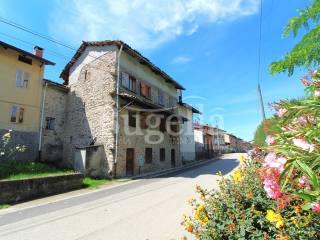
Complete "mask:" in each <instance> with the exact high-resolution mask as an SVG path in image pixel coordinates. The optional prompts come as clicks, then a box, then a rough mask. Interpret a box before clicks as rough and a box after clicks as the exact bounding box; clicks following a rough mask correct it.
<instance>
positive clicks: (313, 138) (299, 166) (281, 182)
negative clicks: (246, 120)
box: [261, 70, 320, 212]
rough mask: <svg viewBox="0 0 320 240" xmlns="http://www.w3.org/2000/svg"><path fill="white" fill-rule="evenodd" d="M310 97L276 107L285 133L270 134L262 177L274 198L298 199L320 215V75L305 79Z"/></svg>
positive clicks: (313, 74)
mask: <svg viewBox="0 0 320 240" xmlns="http://www.w3.org/2000/svg"><path fill="white" fill-rule="evenodd" d="M301 82H302V84H303V85H304V86H305V91H306V98H305V99H302V100H293V101H281V102H279V103H275V104H273V106H274V108H275V110H276V111H277V116H278V117H277V126H278V128H280V129H281V130H282V131H279V132H277V133H275V134H273V135H268V136H267V138H266V143H267V144H268V147H266V148H265V151H266V152H268V154H267V156H266V157H265V159H264V164H263V166H264V168H263V169H262V171H261V174H262V175H263V177H264V188H265V190H266V192H267V194H268V196H269V197H270V198H273V199H275V200H279V201H282V199H283V198H290V199H294V198H298V199H301V200H303V201H304V204H303V206H302V208H303V209H304V210H312V211H314V212H320V180H319V178H320V150H319V146H320V94H319V92H320V72H319V71H318V70H315V71H310V72H309V76H304V77H303V79H302V80H301Z"/></svg>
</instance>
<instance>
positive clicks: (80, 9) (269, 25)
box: [0, 0, 310, 140]
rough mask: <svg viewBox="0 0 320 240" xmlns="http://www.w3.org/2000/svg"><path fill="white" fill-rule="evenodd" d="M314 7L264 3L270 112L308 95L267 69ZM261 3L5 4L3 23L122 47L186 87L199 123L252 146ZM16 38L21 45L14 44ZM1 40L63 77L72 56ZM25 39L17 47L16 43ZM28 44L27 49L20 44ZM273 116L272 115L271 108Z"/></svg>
mask: <svg viewBox="0 0 320 240" xmlns="http://www.w3.org/2000/svg"><path fill="white" fill-rule="evenodd" d="M308 3H310V2H309V1H308V0H305V1H302V0H290V4H288V1H286V0H263V20H262V51H261V54H262V55H261V56H262V60H261V86H262V90H263V96H264V101H265V105H267V103H268V102H272V101H277V100H279V99H282V98H294V97H299V96H302V95H303V89H302V87H301V85H300V82H299V79H300V77H301V76H302V75H303V73H304V70H303V69H300V70H297V71H296V72H295V74H294V75H293V76H292V77H290V78H289V77H288V76H287V75H286V74H280V75H277V76H271V75H270V74H269V72H268V65H269V64H270V63H271V62H272V61H274V60H278V59H280V58H281V57H282V56H284V54H285V53H286V52H288V51H289V50H290V49H291V48H292V47H293V46H294V44H295V43H297V42H298V40H299V39H300V38H301V36H300V35H299V36H298V37H297V38H293V37H292V36H290V37H289V38H287V39H283V38H282V37H281V33H282V30H283V28H284V26H285V24H286V23H287V21H288V19H289V18H290V17H292V16H295V15H296V14H297V9H299V8H303V7H304V6H306V5H307V4H308ZM259 8H260V5H259V1H258V0H201V1H200V0H198V1H197V0H176V1H161V0H154V1H146V0H141V1H129V0H119V1H111V0H110V1H109V0H101V1H84V0H77V1H76V0H74V1H71V0H70V1H40V0H38V1H35V0H29V1H19V0H10V1H9V0H0V17H3V18H7V19H9V20H11V21H14V22H16V23H19V24H21V25H23V26H26V27H29V28H31V29H33V30H35V31H37V32H39V33H42V34H45V35H48V36H51V37H53V38H55V39H58V40H60V41H61V42H64V43H67V44H69V45H72V46H74V47H75V48H77V47H78V46H79V44H80V43H81V41H82V40H105V39H121V40H123V41H125V42H127V43H129V44H130V45H131V46H132V47H133V48H136V49H137V50H139V51H140V52H141V53H142V54H144V55H145V56H146V57H148V58H149V59H151V61H152V62H154V63H155V64H156V65H158V66H159V67H160V68H161V69H163V70H164V71H166V72H167V73H168V74H169V75H171V76H172V77H173V78H175V79H176V80H177V81H178V82H180V83H181V84H182V85H183V86H185V87H186V89H187V90H186V91H185V92H184V94H183V95H184V98H185V99H186V101H187V102H189V103H191V104H192V105H194V106H196V107H198V108H200V110H201V111H202V112H203V113H204V114H203V115H202V116H201V118H200V120H201V121H202V122H204V123H211V124H215V121H216V119H219V125H220V126H221V127H223V128H224V129H225V130H227V131H228V132H231V133H234V134H236V135H237V136H239V137H241V138H244V139H246V140H252V138H253V134H254V131H255V129H256V127H257V125H258V124H259V123H260V121H261V112H260V110H259V102H258V98H257V90H256V89H257V74H258V39H259ZM15 38H16V39H15ZM0 39H1V40H2V41H5V42H8V43H11V44H13V45H15V46H18V47H20V48H23V49H25V50H28V51H32V45H35V44H36V45H39V46H42V47H44V48H45V58H47V59H49V60H52V61H54V62H56V66H54V67H48V68H47V70H46V74H45V75H46V78H49V79H52V80H54V81H57V82H61V79H59V74H60V72H61V70H62V68H63V67H64V66H65V64H66V63H67V62H68V61H69V60H70V58H71V57H72V55H73V53H74V51H73V50H70V49H68V48H65V47H62V46H60V45H57V44H54V43H52V42H49V41H47V40H44V39H41V38H39V37H36V36H34V35H31V34H29V33H26V32H23V31H21V30H18V29H15V28H12V27H10V26H7V25H5V24H3V23H1V22H0ZM18 39H19V40H18ZM21 40H23V41H24V42H22V41H21ZM266 111H267V116H270V115H271V114H272V113H271V112H270V111H269V110H268V107H267V106H266Z"/></svg>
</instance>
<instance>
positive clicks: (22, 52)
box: [0, 41, 55, 65]
mask: <svg viewBox="0 0 320 240" xmlns="http://www.w3.org/2000/svg"><path fill="white" fill-rule="evenodd" d="M0 45H1V46H3V47H4V48H10V49H12V50H14V51H17V52H19V53H21V54H23V55H26V56H29V57H31V58H34V59H36V60H38V61H40V62H43V63H44V64H46V65H55V63H54V62H51V61H49V60H47V59H44V58H41V57H38V56H37V55H34V54H33V53H30V52H27V51H25V50H23V49H21V48H17V47H15V46H12V45H10V44H8V43H5V42H2V41H0Z"/></svg>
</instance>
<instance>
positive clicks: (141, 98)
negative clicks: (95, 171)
mask: <svg viewBox="0 0 320 240" xmlns="http://www.w3.org/2000/svg"><path fill="white" fill-rule="evenodd" d="M61 78H63V80H64V85H65V86H66V87H67V88H68V91H64V90H62V91H60V90H59V92H60V93H58V94H57V93H56V94H57V95H58V96H59V98H61V104H59V105H61V106H62V109H60V110H59V112H61V113H62V112H63V108H64V106H65V108H66V114H65V116H64V117H65V119H64V120H63V122H64V124H65V126H64V134H63V138H64V139H63V161H64V164H65V165H72V164H73V161H74V158H75V154H76V153H77V149H89V148H91V146H99V148H103V157H102V158H104V161H103V163H102V168H103V169H104V172H103V174H104V175H105V176H110V175H113V176H116V177H123V176H130V175H137V174H142V173H147V172H152V171H156V170H161V169H168V168H172V167H176V166H180V165H181V164H182V162H181V156H180V144H179V141H180V131H179V130H180V126H181V124H182V123H183V121H184V120H185V118H184V117H183V116H181V115H179V112H178V107H177V102H178V101H177V91H178V90H179V91H181V90H184V88H183V87H182V86H181V85H180V84H179V83H178V82H176V81H175V80H174V79H172V78H171V77H170V76H169V75H167V74H166V73H165V72H163V71H162V70H161V69H159V68H158V67H156V66H155V65H154V64H153V63H151V62H150V60H148V59H147V58H145V57H144V56H142V55H141V54H140V53H138V52H137V51H135V50H134V49H132V48H131V47H130V46H128V45H127V44H125V43H123V42H121V41H99V42H83V43H82V45H81V46H80V47H79V49H78V51H77V52H76V53H75V55H74V56H73V58H72V59H71V61H70V62H69V63H68V64H67V65H66V66H65V68H64V70H63V71H62V73H61ZM49 85H50V84H49ZM53 87H54V86H50V87H49V88H48V89H50V88H53ZM55 88H56V86H55ZM56 89H57V88H56ZM49 91H50V90H49ZM63 99H65V102H64V101H63ZM64 104H66V105H64ZM48 109H49V105H48ZM62 115H63V114H62ZM48 116H49V115H48ZM53 118H54V117H53ZM61 118H62V116H61ZM61 122H62V120H61ZM46 137H47V138H51V137H52V136H46ZM59 141H60V140H59ZM45 142H46V141H45ZM47 147H48V148H50V149H51V150H52V151H54V149H59V146H53V147H52V146H47Z"/></svg>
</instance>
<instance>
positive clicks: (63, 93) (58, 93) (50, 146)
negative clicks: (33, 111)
mask: <svg viewBox="0 0 320 240" xmlns="http://www.w3.org/2000/svg"><path fill="white" fill-rule="evenodd" d="M67 94H68V89H66V88H64V87H62V86H61V87H59V86H55V85H53V84H50V83H48V85H47V89H46V99H45V105H44V117H43V121H44V122H43V128H42V146H41V161H46V162H51V163H54V164H57V165H61V164H62V161H63V156H62V153H63V141H64V132H65V117H66V100H67ZM47 117H50V118H54V128H53V129H47V128H46V118H47Z"/></svg>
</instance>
